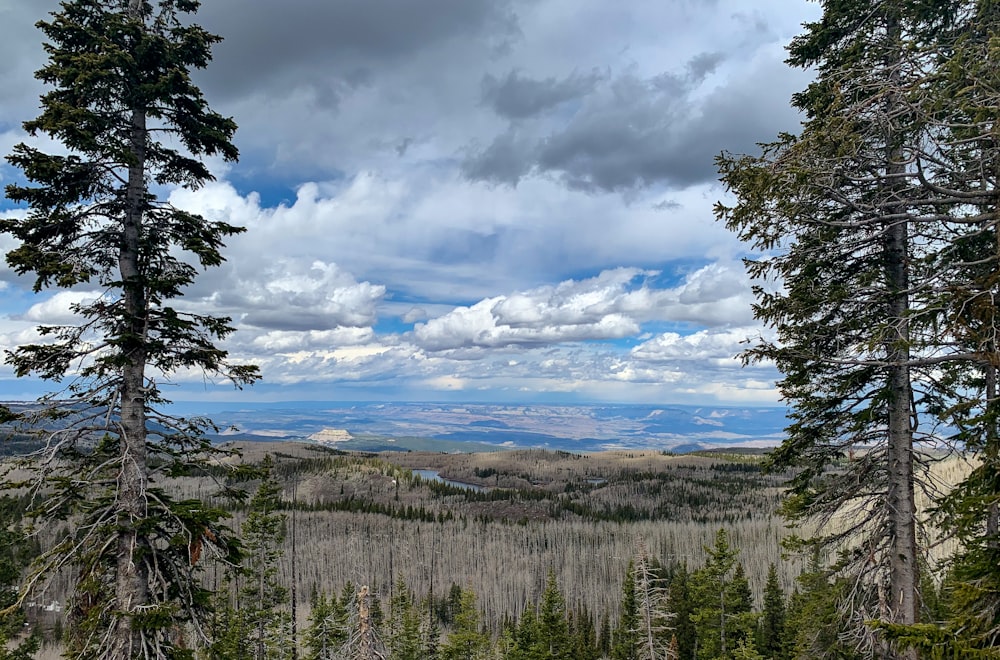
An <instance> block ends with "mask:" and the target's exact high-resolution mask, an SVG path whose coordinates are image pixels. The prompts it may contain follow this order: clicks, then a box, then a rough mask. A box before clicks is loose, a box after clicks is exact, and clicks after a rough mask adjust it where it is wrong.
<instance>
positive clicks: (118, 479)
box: [0, 0, 257, 660]
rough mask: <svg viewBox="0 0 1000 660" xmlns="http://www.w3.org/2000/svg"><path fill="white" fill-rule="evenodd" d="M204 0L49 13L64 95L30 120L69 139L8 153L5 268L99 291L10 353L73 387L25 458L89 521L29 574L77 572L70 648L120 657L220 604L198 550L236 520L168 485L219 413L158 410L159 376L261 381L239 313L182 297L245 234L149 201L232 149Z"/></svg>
mask: <svg viewBox="0 0 1000 660" xmlns="http://www.w3.org/2000/svg"><path fill="white" fill-rule="evenodd" d="M198 4H199V3H198V2H197V1H196V0H156V1H155V2H146V1H143V0H66V1H64V2H63V3H62V4H61V7H60V9H59V10H58V11H57V12H55V13H53V15H52V18H51V19H50V20H48V21H43V22H40V23H39V27H40V28H41V30H42V32H44V34H45V38H46V40H47V43H46V46H45V48H46V51H47V53H48V56H49V59H48V62H47V64H46V65H45V66H44V67H43V68H42V69H40V70H39V71H38V72H37V74H36V75H37V77H38V78H40V79H41V80H42V81H43V82H44V83H46V84H47V85H49V86H51V87H52V89H51V91H49V92H47V93H46V94H45V95H44V96H42V98H41V114H40V115H39V116H38V117H37V118H36V119H33V120H30V121H27V122H25V124H24V128H25V130H26V131H27V132H28V133H29V134H31V135H38V134H44V135H46V136H47V137H49V138H51V139H52V140H53V141H54V142H55V143H57V144H58V145H59V146H58V147H56V148H54V149H53V150H52V153H47V152H45V151H43V149H42V148H38V147H32V146H29V145H27V144H19V145H17V146H16V147H14V150H13V153H12V154H11V155H10V156H8V161H9V162H10V163H11V164H12V165H14V166H15V167H17V168H19V169H21V170H22V171H23V173H24V176H25V178H26V180H27V182H26V183H25V184H11V185H8V186H7V188H6V195H7V197H8V199H10V200H12V201H15V202H19V203H23V204H25V205H27V207H28V213H27V216H26V217H24V218H6V219H0V231H3V232H7V233H9V234H11V235H12V236H13V238H14V239H15V240H16V241H18V245H17V247H15V248H14V249H13V250H11V251H10V252H9V253H8V254H7V262H8V264H10V266H11V267H12V268H13V269H14V270H15V271H17V272H18V273H22V274H27V273H31V274H33V275H34V278H35V290H36V291H41V290H43V289H47V288H50V287H62V288H70V287H73V288H75V289H77V290H81V289H83V290H90V291H92V292H93V297H92V298H91V299H89V300H88V301H85V302H80V303H78V304H76V305H74V306H73V312H74V313H75V314H76V315H77V316H78V318H79V323H78V324H76V325H69V326H47V327H43V328H41V333H42V334H43V335H44V336H45V338H46V341H44V342H42V343H38V344H32V345H26V346H21V347H19V348H18V349H16V350H15V351H13V353H11V354H10V355H9V356H8V361H9V362H10V363H11V364H12V365H13V367H14V369H15V371H16V373H17V374H18V375H19V376H26V375H29V374H34V375H37V376H39V377H41V378H44V379H48V380H51V381H54V382H57V383H61V387H62V389H61V390H60V391H58V392H54V393H53V394H52V395H50V396H48V397H46V398H44V399H43V400H42V403H43V412H42V413H41V414H40V415H39V416H38V417H37V418H35V419H30V420H27V421H28V423H29V425H30V426H31V427H33V428H39V427H43V426H44V427H46V428H47V431H46V436H45V437H46V438H47V440H46V442H45V447H44V449H43V450H40V451H39V452H38V454H37V455H36V456H34V457H32V458H33V459H34V460H33V462H31V463H29V464H28V467H29V468H30V467H32V466H39V465H42V464H44V466H45V467H44V470H39V473H38V474H39V479H40V480H42V481H44V483H41V482H39V483H38V485H37V491H36V492H38V493H39V494H41V493H43V492H44V500H41V499H40V500H39V501H40V502H41V505H40V507H39V510H38V514H39V515H41V516H43V517H46V518H58V517H65V516H69V515H72V514H78V515H79V516H80V517H79V518H77V520H78V521H79V522H78V526H77V528H78V530H79V531H78V533H77V534H76V535H75V536H73V537H72V538H70V539H67V540H66V542H64V543H61V544H60V545H58V546H57V547H55V548H53V549H51V550H49V551H48V552H46V553H45V554H44V555H43V556H42V558H41V560H40V561H39V563H38V566H37V571H36V572H35V574H34V575H35V576H36V578H37V577H38V576H41V575H43V574H47V573H50V572H51V571H54V570H57V569H60V568H62V567H64V566H66V565H68V564H73V565H75V566H76V567H77V569H78V571H79V578H78V580H77V596H76V600H75V607H74V610H73V617H72V621H73V624H74V629H75V634H74V635H73V637H72V639H73V640H74V642H73V643H72V645H71V648H72V650H73V652H74V653H77V654H81V655H91V656H100V657H103V658H110V659H112V660H119V659H121V660H124V659H125V658H132V657H149V658H161V657H166V656H168V655H169V654H171V653H172V652H173V650H174V649H176V648H177V643H178V641H179V639H178V635H177V630H178V629H181V628H182V627H183V626H184V625H185V624H187V623H189V622H190V623H193V624H194V625H195V628H196V629H198V626H199V624H200V621H201V620H202V614H203V612H204V610H205V607H206V605H207V603H208V597H207V594H206V592H205V590H204V589H203V588H202V587H201V586H200V584H199V581H198V578H197V576H196V574H195V573H196V571H197V570H199V568H200V566H201V565H200V564H199V561H198V560H199V559H200V557H201V555H202V553H203V551H204V550H206V549H208V548H211V547H212V546H213V545H216V544H217V543H218V542H219V541H220V539H221V538H222V537H221V530H220V529H219V525H218V521H219V519H220V517H221V515H222V514H221V512H219V511H217V510H213V509H211V508H208V507H205V506H204V505H203V504H202V503H200V502H195V501H182V502H179V501H175V500H174V499H173V498H171V497H170V496H169V495H168V494H167V493H165V492H164V491H163V490H162V489H161V488H159V487H158V485H157V482H158V481H159V479H160V477H162V476H163V475H165V474H166V475H178V474H183V473H184V472H186V471H188V470H190V469H191V468H192V466H197V464H198V463H199V461H200V459H201V458H203V457H204V455H205V453H206V452H209V451H210V450H211V445H210V443H209V442H208V440H207V439H205V437H204V434H203V431H204V429H205V428H206V426H208V425H209V423H208V422H207V421H204V420H191V421H188V420H182V419H177V418H175V417H172V416H170V415H167V414H165V413H163V412H162V405H163V404H164V403H165V402H166V401H165V399H164V397H163V394H162V393H161V390H160V383H161V382H162V381H163V380H164V379H166V378H170V376H171V375H172V374H174V373H177V372H179V371H182V370H187V369H196V370H204V371H206V372H208V373H209V374H217V375H220V376H221V377H223V378H228V379H230V380H231V381H232V382H233V383H235V384H236V385H237V386H240V385H243V384H245V383H249V382H252V381H254V380H255V379H256V378H257V371H256V368H254V367H250V366H241V365H232V364H230V363H229V362H228V361H227V355H226V352H225V351H223V350H221V349H219V348H218V347H217V346H216V342H217V341H219V340H220V339H222V338H224V337H225V336H227V335H228V334H230V333H231V332H232V327H231V326H230V325H229V319H226V318H220V317H213V316H207V315H201V314H196V313H191V312H188V311H185V310H184V309H183V308H181V307H178V306H176V305H175V301H176V299H178V298H179V297H180V296H181V295H182V293H183V290H184V288H185V287H186V286H188V285H189V284H191V283H192V281H193V280H194V278H195V276H196V275H197V272H198V270H199V268H203V267H211V266H216V265H218V264H220V263H221V262H222V260H223V257H222V255H221V253H220V249H221V248H222V241H223V240H224V239H225V238H226V237H228V236H231V235H233V234H236V233H238V232H240V231H242V230H241V229H240V228H238V227H235V226H232V225H230V224H227V223H225V222H210V221H208V220H206V219H205V218H202V217H200V216H198V215H195V214H192V213H189V212H186V211H184V210H182V209H179V208H176V207H174V206H173V205H172V204H170V203H169V202H166V201H163V200H158V199H156V197H155V196H154V195H152V194H151V187H152V186H154V185H155V186H184V187H188V188H196V187H198V186H199V185H201V184H203V183H204V182H205V181H208V180H211V179H212V175H211V173H210V172H209V170H208V168H207V167H206V166H205V164H204V163H203V162H201V161H200V160H198V158H199V157H203V156H219V157H221V158H223V159H225V160H230V161H231V160H235V159H236V157H237V150H236V148H235V147H234V146H233V144H232V142H231V138H232V135H233V132H234V130H235V128H236V126H235V124H234V123H233V121H232V120H231V119H228V118H226V117H223V116H221V115H219V114H217V113H215V112H213V111H211V110H210V109H209V107H208V105H207V103H206V102H205V99H204V98H203V96H202V94H201V92H200V90H199V89H198V88H197V87H196V86H195V85H194V84H193V83H192V81H191V77H190V71H191V70H192V69H198V68H203V67H205V66H206V65H207V63H208V62H209V60H210V57H211V47H212V45H213V44H214V43H216V42H217V41H219V39H218V37H216V36H214V35H212V34H209V33H208V32H206V31H205V30H203V29H202V28H200V27H198V26H197V25H194V24H192V23H191V21H190V19H189V18H188V16H187V15H188V14H192V13H194V12H195V11H196V10H197V8H198ZM46 420H47V421H46ZM32 584H34V579H32V580H29V582H28V583H27V586H28V588H30V586H31V585H32Z"/></svg>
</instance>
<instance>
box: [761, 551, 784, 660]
mask: <svg viewBox="0 0 1000 660" xmlns="http://www.w3.org/2000/svg"><path fill="white" fill-rule="evenodd" d="M757 649H758V650H759V651H760V652H761V654H762V655H764V657H767V658H772V659H773V660H784V658H786V657H787V655H788V654H787V651H786V649H787V643H786V639H785V592H784V591H782V589H781V585H780V584H779V583H778V568H777V566H775V565H774V564H773V563H772V564H771V565H770V566H768V569H767V583H766V584H765V585H764V611H763V612H762V613H761V617H760V625H759V627H758V635H757Z"/></svg>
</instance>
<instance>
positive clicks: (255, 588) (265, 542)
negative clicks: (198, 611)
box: [237, 456, 291, 660]
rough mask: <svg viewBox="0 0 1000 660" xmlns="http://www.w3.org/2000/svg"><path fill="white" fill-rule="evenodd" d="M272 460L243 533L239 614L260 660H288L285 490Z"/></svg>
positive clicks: (264, 469)
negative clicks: (282, 568)
mask: <svg viewBox="0 0 1000 660" xmlns="http://www.w3.org/2000/svg"><path fill="white" fill-rule="evenodd" d="M273 469H274V465H273V461H272V460H271V457H270V456H267V457H266V458H265V459H264V462H263V463H262V465H261V470H262V476H263V478H262V479H261V481H260V484H259V485H258V487H257V490H256V491H255V492H254V494H253V497H251V498H250V508H249V512H248V513H247V518H246V520H245V521H243V525H242V526H241V528H240V531H241V533H242V534H241V537H242V543H243V564H242V565H241V566H240V567H239V568H238V569H237V570H239V572H240V578H241V580H242V588H241V589H240V614H241V616H242V617H243V619H244V620H245V621H246V622H247V624H248V632H249V637H250V642H251V644H252V655H253V657H254V658H255V659H256V660H265V658H279V657H286V656H288V655H289V653H290V647H289V640H290V635H291V629H290V628H291V622H290V618H289V613H288V611H287V609H286V606H287V605H288V589H287V588H286V587H285V586H284V585H283V584H282V583H281V581H280V580H279V578H278V561H279V560H280V559H281V557H282V555H283V554H284V550H283V547H282V546H283V543H284V540H285V515H284V514H283V513H279V509H280V508H281V486H280V484H279V483H278V482H277V480H275V478H274V474H273Z"/></svg>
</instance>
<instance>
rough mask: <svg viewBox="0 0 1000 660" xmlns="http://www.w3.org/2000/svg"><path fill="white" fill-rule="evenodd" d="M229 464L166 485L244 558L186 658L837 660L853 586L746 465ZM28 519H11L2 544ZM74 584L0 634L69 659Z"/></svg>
mask: <svg viewBox="0 0 1000 660" xmlns="http://www.w3.org/2000/svg"><path fill="white" fill-rule="evenodd" d="M232 448H237V447H230V449H232ZM238 449H240V453H239V458H237V457H236V456H235V455H234V456H231V457H229V458H227V459H226V460H225V461H223V462H221V463H220V464H219V465H218V466H217V467H216V468H215V469H213V470H209V471H207V472H206V474H204V475H203V476H201V477H197V478H195V477H192V476H183V477H176V478H173V479H171V480H169V481H168V482H166V486H167V487H168V488H169V489H170V490H171V491H173V492H174V493H175V495H176V496H177V497H178V498H180V499H182V500H186V501H191V500H192V499H193V498H194V497H196V496H198V497H200V500H199V501H202V502H204V503H205V504H206V505H208V506H211V507H218V508H220V509H223V510H225V511H227V512H228V513H230V514H231V515H232V518H231V519H229V521H228V523H227V526H228V527H230V529H231V532H230V534H229V536H230V538H231V541H230V542H231V543H239V545H240V553H239V554H240V556H241V560H240V561H238V562H234V561H231V560H230V559H227V558H226V557H211V556H209V555H207V554H206V555H205V558H204V559H201V558H199V559H196V560H195V562H196V565H198V566H199V567H200V569H201V572H200V575H201V577H200V580H201V582H202V584H203V585H204V586H205V587H206V588H208V589H209V591H210V592H212V593H213V594H214V595H213V596H211V598H212V602H211V605H212V607H211V612H212V614H211V615H210V617H209V618H208V619H207V620H206V624H205V626H206V628H205V631H204V632H205V634H206V639H205V640H204V641H202V642H201V643H200V644H198V645H197V646H196V650H195V652H196V654H197V655H198V656H199V657H206V658H246V657H254V658H292V657H302V658H358V657H386V658H397V657H400V658H471V657H481V658H535V657H564V658H593V659H594V660H597V659H598V658H614V659H618V658H645V657H653V658H714V657H720V656H721V657H728V656H734V657H766V658H792V657H800V656H802V655H807V654H813V653H818V652H820V650H823V652H826V651H827V650H828V649H829V648H833V647H834V646H837V645H839V644H841V643H840V642H839V641H838V640H839V639H840V636H841V634H842V633H843V632H844V631H843V630H841V629H840V628H839V627H838V626H840V625H842V624H841V622H840V621H839V619H838V618H837V617H836V615H835V614H836V609H835V607H834V603H835V600H834V595H833V594H834V590H835V589H836V588H844V585H843V584H840V586H839V587H838V586H836V582H831V581H830V576H831V573H830V571H829V570H828V569H826V568H824V567H823V566H822V565H821V564H820V563H819V557H818V556H813V557H811V558H809V557H807V558H804V559H803V558H801V557H799V556H793V555H791V554H788V553H785V552H784V551H783V549H782V542H783V540H785V539H786V538H788V532H789V530H787V529H786V528H785V526H784V525H783V524H782V522H781V520H780V518H779V517H778V516H777V508H778V506H779V503H780V491H781V488H780V484H781V483H783V482H784V481H785V480H786V479H787V475H779V474H767V473H765V472H764V469H763V468H764V460H765V457H764V455H762V454H760V453H757V452H753V453H748V452H746V451H738V452H725V451H718V452H701V453H697V454H678V455H674V454H669V453H665V452H653V451H649V450H646V451H632V452H626V451H621V452H602V453H597V454H582V455H581V454H570V453H566V452H551V451H546V450H520V451H499V452H493V453H479V454H442V453H426V452H384V453H380V454H360V453H355V452H342V451H338V450H334V449H329V448H326V447H323V446H320V445H311V444H299V443H287V442H283V443H240V444H239V446H238ZM234 464H235V467H234ZM428 469H433V470H434V472H437V473H439V474H440V475H442V477H447V478H448V480H449V481H451V482H452V483H451V484H449V483H444V482H442V481H436V480H431V479H428V478H425V477H423V476H421V474H426V471H427V470H428ZM965 471H966V469H965V468H964V467H963V466H962V465H960V464H958V463H957V462H949V463H948V464H947V465H942V468H941V469H940V470H939V471H938V472H939V475H940V478H941V479H942V480H944V479H949V480H952V481H957V480H958V479H960V478H961V477H962V475H963V474H964V472H965ZM465 480H468V481H465ZM453 484H456V485H453ZM457 484H468V487H466V486H463V485H457ZM472 487H476V488H478V489H482V490H474V489H473V488H472ZM209 493H211V495H207V494H209ZM25 506H26V500H24V499H21V500H18V499H12V498H8V499H7V500H5V508H4V511H5V514H4V515H5V518H6V519H7V520H8V523H13V524H9V525H8V529H9V530H11V531H10V534H12V535H13V534H15V533H16V531H17V530H19V529H23V527H22V526H20V525H19V524H18V523H20V522H22V520H21V515H22V514H23V511H24V508H25ZM52 533H53V534H54V535H55V536H56V537H57V538H58V537H63V536H71V535H72V531H71V529H70V527H68V526H63V527H61V528H56V529H54V530H52ZM16 538H17V537H16V536H11V537H10V539H11V542H10V544H9V545H8V546H7V547H9V548H10V549H9V552H8V554H7V555H6V556H5V560H4V561H5V565H6V566H7V567H8V569H9V570H7V571H6V572H5V573H3V575H6V576H7V577H6V578H5V584H6V585H7V587H8V591H7V601H8V602H13V600H14V599H15V598H16V589H15V587H16V585H17V579H16V578H17V576H18V569H19V568H22V567H24V566H25V565H27V564H28V563H29V562H30V558H31V557H33V556H36V555H37V554H38V552H39V544H46V545H47V544H48V543H51V542H52V541H51V540H47V541H46V540H45V537H44V535H42V536H34V537H32V538H31V539H30V540H29V539H28V538H27V537H23V538H21V539H20V541H18V542H14V541H15V539H16ZM293 557H294V561H293ZM74 580H75V575H74V573H73V571H64V572H63V573H62V574H60V575H58V576H55V577H54V579H51V580H49V581H48V582H47V583H45V584H44V586H42V585H39V586H38V587H36V591H35V592H34V593H32V594H30V596H29V599H28V601H27V602H28V603H29V606H28V607H26V609H25V611H24V615H22V616H14V617H12V618H10V619H9V620H8V626H7V628H6V630H7V633H8V634H12V635H15V636H18V637H23V635H24V634H25V633H24V631H23V630H21V628H23V626H22V623H23V622H24V621H25V620H27V621H28V622H29V623H30V625H29V626H28V630H30V631H31V632H32V634H33V637H30V638H29V642H28V643H29V644H36V643H37V644H39V649H40V654H39V655H36V656H34V657H42V658H45V657H51V656H52V655H54V654H56V653H58V652H60V651H61V650H64V649H65V648H66V647H67V646H72V645H73V644H74V643H75V642H74V641H73V639H72V635H74V634H76V633H74V632H72V625H68V619H69V618H70V617H72V616H73V615H74V613H73V611H72V609H70V608H69V607H68V604H69V603H70V602H72V593H73V590H74V584H73V583H74ZM362 590H364V597H363V598H362V597H360V596H359V594H360V593H361V592H362ZM935 593H936V589H935ZM53 602H56V603H60V604H67V608H65V609H62V610H61V611H55V612H54V611H52V607H51V604H52V603H53ZM46 608H48V610H46ZM365 611H367V612H368V613H369V614H368V615H367V616H368V617H370V619H367V623H364V624H363V623H362V616H361V615H362V613H363V612H365ZM820 612H822V613H823V614H822V615H820V614H819V613H820ZM293 621H294V622H295V625H294V626H293V625H292V622H293ZM293 640H294V641H293ZM838 648H840V649H841V650H840V652H841V653H842V654H843V657H848V656H850V646H849V645H848V644H843V645H841V646H838ZM293 649H294V650H293ZM366 649H367V650H366ZM463 649H464V650H463ZM469 649H472V650H469ZM754 653H756V654H757V655H754ZM858 657H861V656H858Z"/></svg>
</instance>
